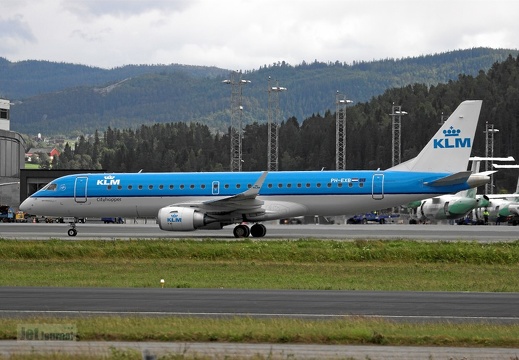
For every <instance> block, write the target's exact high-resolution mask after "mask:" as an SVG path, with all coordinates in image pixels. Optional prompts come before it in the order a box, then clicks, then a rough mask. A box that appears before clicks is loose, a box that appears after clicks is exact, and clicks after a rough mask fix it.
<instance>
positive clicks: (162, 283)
mask: <svg viewBox="0 0 519 360" xmlns="http://www.w3.org/2000/svg"><path fill="white" fill-rule="evenodd" d="M164 282H165V281H164V279H160V287H161V288H164Z"/></svg>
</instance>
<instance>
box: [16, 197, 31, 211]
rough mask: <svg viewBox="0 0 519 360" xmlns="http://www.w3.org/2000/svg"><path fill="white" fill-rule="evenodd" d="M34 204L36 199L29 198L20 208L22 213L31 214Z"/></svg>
mask: <svg viewBox="0 0 519 360" xmlns="http://www.w3.org/2000/svg"><path fill="white" fill-rule="evenodd" d="M33 204H34V199H33V198H32V197H28V198H27V199H25V200H24V201H23V202H22V203H21V204H20V206H19V207H18V208H19V209H20V210H21V211H23V212H26V213H31V209H32V206H33Z"/></svg>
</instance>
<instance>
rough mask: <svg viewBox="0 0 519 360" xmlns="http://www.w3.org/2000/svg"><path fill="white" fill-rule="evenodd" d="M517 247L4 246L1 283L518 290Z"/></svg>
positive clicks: (400, 243)
mask: <svg viewBox="0 0 519 360" xmlns="http://www.w3.org/2000/svg"><path fill="white" fill-rule="evenodd" d="M517 278H519V242H515V243H502V244H478V243H450V242H449V243H419V242H409V241H391V242H383V241H369V242H368V241H356V242H338V241H312V240H310V241H302V240H301V241H229V242H225V241H224V242H222V241H211V240H207V241H167V240H158V241H153V240H151V241H149V240H146V241H60V240H51V241H11V240H1V241H0V286H72V287H74V286H81V287H85V286H86V287H158V286H159V285H160V283H159V281H160V279H165V280H166V287H190V288H220V287H221V288H242V289H251V288H255V289H318V290H331V289H333V290H390V291H396V290H399V291H406V290H408V291H483V292H484V291H492V292H516V291H519V282H517Z"/></svg>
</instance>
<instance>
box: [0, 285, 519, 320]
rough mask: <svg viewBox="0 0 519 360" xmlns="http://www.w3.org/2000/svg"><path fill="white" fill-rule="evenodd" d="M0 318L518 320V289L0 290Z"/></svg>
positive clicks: (6, 288) (36, 288)
mask: <svg viewBox="0 0 519 360" xmlns="http://www.w3.org/2000/svg"><path fill="white" fill-rule="evenodd" d="M0 298H1V299H2V301H1V303H0V316H9V317H12V316H22V315H55V316H58V315H61V316H75V315H110V314H113V315H146V316H168V315H169V316H173V315H182V316H188V315H190V316H209V317H215V316H248V317H300V318H323V319H326V318H328V319H332V318H341V317H344V316H346V317H347V316H364V317H377V318H385V319H393V320H399V321H400V320H402V321H450V322H456V321H461V322H466V321H482V322H497V323H510V322H512V323H516V322H517V321H519V293H466V292H387V291H326V290H323V291H315V290H303V291H299V290H297V291H296V290H233V289H171V288H165V289H157V288H154V289H151V288H136V289H134V288H123V289H114V288H59V287H58V288H54V287H3V288H0Z"/></svg>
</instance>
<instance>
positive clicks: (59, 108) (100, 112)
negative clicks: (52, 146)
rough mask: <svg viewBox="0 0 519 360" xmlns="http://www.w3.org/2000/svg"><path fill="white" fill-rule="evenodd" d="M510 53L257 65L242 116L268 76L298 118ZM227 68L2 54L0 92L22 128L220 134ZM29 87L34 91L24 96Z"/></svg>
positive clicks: (468, 71) (286, 110) (248, 75)
mask: <svg viewBox="0 0 519 360" xmlns="http://www.w3.org/2000/svg"><path fill="white" fill-rule="evenodd" d="M517 53H518V51H517V50H503V49H500V50H495V49H488V48H476V49H470V50H460V51H452V52H446V53H442V54H435V55H425V56H420V57H416V58H405V59H398V60H396V59H385V60H379V61H370V62H354V63H352V64H345V63H342V62H339V61H337V62H335V63H321V62H318V61H315V62H313V63H302V64H298V65H295V66H294V65H290V64H286V63H284V62H279V63H277V64H271V65H265V66H262V67H261V68H260V69H257V70H249V71H245V72H244V73H243V75H242V76H243V79H246V80H250V81H251V83H250V84H247V85H245V86H243V87H242V90H243V106H244V111H243V121H244V122H245V124H251V123H253V122H255V121H257V122H258V123H260V124H261V123H264V122H265V121H266V119H267V108H268V97H267V88H268V78H269V76H270V77H271V79H272V81H271V86H274V85H277V84H278V85H279V86H283V87H286V88H288V91H286V92H283V93H280V94H279V103H280V110H281V112H282V116H281V118H283V119H286V118H288V117H295V118H296V119H297V120H298V121H303V120H304V119H306V118H307V117H310V116H311V115H312V114H318V113H319V114H324V113H325V112H326V111H327V110H330V109H331V110H334V109H335V94H336V91H341V92H342V93H344V94H346V95H347V96H348V97H349V98H350V99H351V100H353V101H354V102H355V103H359V102H365V101H368V100H370V99H371V98H372V97H373V96H377V95H380V94H382V93H383V92H384V91H385V90H387V89H389V88H400V87H403V86H406V85H409V84H414V83H421V84H426V85H434V84H438V83H446V82H448V81H450V80H455V79H457V77H458V75H459V74H464V75H472V76H476V75H477V74H478V72H479V71H480V70H483V71H487V70H488V69H489V68H490V67H491V66H492V65H493V64H494V63H496V62H498V61H503V60H505V59H506V58H507V56H508V55H509V54H512V55H513V56H516V55H517ZM228 76H229V71H228V70H222V69H216V68H204V67H193V66H182V65H170V66H126V67H122V68H115V69H111V70H106V69H98V68H92V67H86V66H81V65H71V64H64V63H48V62H37V61H36V62H34V61H27V62H20V63H11V62H9V61H7V60H5V59H0V96H3V97H6V98H8V99H10V100H11V101H13V102H15V104H16V105H14V106H13V107H12V110H11V128H12V129H13V130H15V131H19V132H21V133H27V134H37V133H42V134H44V135H47V136H48V135H53V134H65V135H68V134H71V133H75V134H77V133H85V134H88V133H93V132H94V131H95V130H96V129H97V130H100V131H104V130H105V129H106V128H107V127H108V126H111V127H112V128H113V127H117V128H136V127H138V126H139V125H141V124H146V123H148V124H150V123H167V122H191V121H195V122H200V123H203V124H207V125H208V127H209V128H210V130H211V131H214V130H218V131H222V132H225V131H226V129H227V127H228V126H229V108H230V94H231V87H230V86H228V85H225V84H222V81H223V80H224V79H226V78H228ZM51 85H52V87H49V86H51ZM70 86H73V87H70ZM57 90H59V91H57ZM31 91H32V93H31ZM49 91H50V92H49ZM35 93H37V94H38V95H34V96H30V97H27V94H35Z"/></svg>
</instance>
